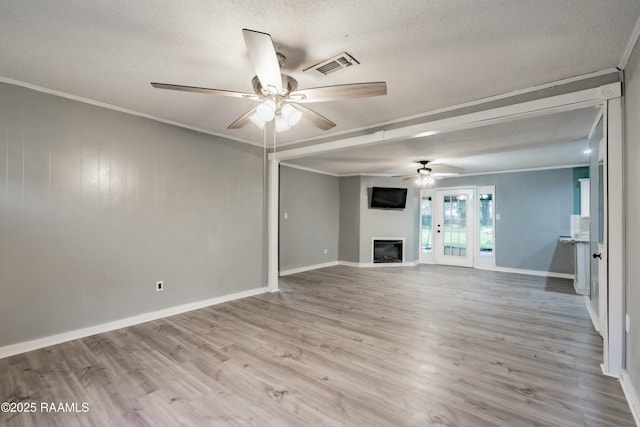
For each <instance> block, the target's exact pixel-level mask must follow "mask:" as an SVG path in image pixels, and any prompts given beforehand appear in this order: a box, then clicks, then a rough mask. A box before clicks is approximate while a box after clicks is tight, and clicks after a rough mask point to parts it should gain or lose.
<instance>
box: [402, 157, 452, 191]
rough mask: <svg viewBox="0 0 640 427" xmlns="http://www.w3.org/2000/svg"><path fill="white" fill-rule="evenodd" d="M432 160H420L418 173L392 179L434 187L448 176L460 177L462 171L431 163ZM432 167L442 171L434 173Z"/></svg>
mask: <svg viewBox="0 0 640 427" xmlns="http://www.w3.org/2000/svg"><path fill="white" fill-rule="evenodd" d="M429 162H430V160H420V161H418V162H416V163H419V164H421V165H422V166H421V167H419V168H418V169H417V170H416V173H414V174H411V175H395V176H393V177H392V178H404V179H403V181H409V180H412V179H413V180H415V181H416V183H418V184H419V185H422V186H426V185H432V184H433V183H434V180H435V179H441V178H445V177H448V176H457V175H460V173H459V172H458V171H459V170H460V169H459V168H455V167H452V166H446V165H445V164H443V163H431V165H430V166H427V165H428V164H429ZM431 166H436V167H437V168H438V169H440V171H439V172H434V171H433V168H432V167H431Z"/></svg>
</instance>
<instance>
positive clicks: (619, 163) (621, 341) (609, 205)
mask: <svg viewBox="0 0 640 427" xmlns="http://www.w3.org/2000/svg"><path fill="white" fill-rule="evenodd" d="M605 118H606V122H605V129H606V132H607V133H606V135H607V143H606V147H607V157H606V170H607V175H606V179H607V180H606V181H605V183H606V184H607V186H606V187H605V188H606V189H605V194H606V197H607V199H606V204H605V211H606V213H605V218H606V222H605V227H606V230H605V233H606V244H607V248H606V250H605V253H606V257H605V259H606V260H607V264H608V265H607V274H608V278H607V319H606V322H607V339H606V340H605V342H604V347H605V348H604V364H603V371H604V373H605V374H606V375H609V376H613V377H620V375H621V373H622V368H623V367H624V366H625V360H624V359H625V338H626V336H625V329H624V328H625V320H624V315H625V305H624V304H625V292H624V288H625V282H624V271H625V270H624V269H625V233H624V231H625V229H626V223H625V214H624V209H623V208H624V191H625V188H624V146H623V134H622V129H623V128H622V98H620V97H618V98H613V99H609V100H608V101H607V110H606V112H605Z"/></svg>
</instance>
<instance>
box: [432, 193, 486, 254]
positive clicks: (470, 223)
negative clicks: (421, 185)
mask: <svg viewBox="0 0 640 427" xmlns="http://www.w3.org/2000/svg"><path fill="white" fill-rule="evenodd" d="M434 192H435V197H434V203H433V211H432V212H433V216H432V218H433V222H438V221H440V222H444V221H443V219H444V218H439V215H440V214H443V215H444V211H443V209H444V206H443V205H442V204H441V202H440V195H443V194H444V193H461V192H466V193H468V194H469V196H470V197H471V199H472V200H470V201H469V203H467V204H466V205H467V212H466V213H467V217H466V224H467V241H466V256H465V258H463V259H459V258H449V256H447V255H446V254H445V253H444V250H442V251H441V249H442V243H443V241H442V239H443V237H442V236H444V235H443V234H442V235H440V236H439V235H438V230H434V228H433V227H432V230H431V233H432V234H433V258H434V262H435V263H436V264H442V265H452V266H459V267H475V263H476V244H477V241H478V239H477V238H476V234H477V227H476V225H477V224H476V213H477V212H476V210H477V203H476V198H477V197H476V193H477V191H476V186H473V185H470V186H463V187H442V188H436V189H434ZM436 215H438V216H436ZM436 227H437V226H436ZM462 261H463V262H462Z"/></svg>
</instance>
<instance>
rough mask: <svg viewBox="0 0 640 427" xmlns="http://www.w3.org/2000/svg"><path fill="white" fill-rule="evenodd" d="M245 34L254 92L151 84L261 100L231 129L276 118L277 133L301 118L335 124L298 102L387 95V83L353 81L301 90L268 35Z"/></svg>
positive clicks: (319, 125)
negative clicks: (284, 70)
mask: <svg viewBox="0 0 640 427" xmlns="http://www.w3.org/2000/svg"><path fill="white" fill-rule="evenodd" d="M242 35H243V37H244V41H245V45H246V46H247V52H248V54H249V59H250V60H251V65H252V66H253V68H254V70H255V72H256V75H255V77H254V78H253V79H252V80H251V84H252V87H253V90H254V92H255V94H252V93H242V92H236V91H229V90H220V89H211V88H203V87H196V86H182V85H174V84H168V83H156V82H152V83H151V86H153V87H155V88H157V89H169V90H177V91H183V92H196V93H208V94H211V95H218V96H228V97H234V98H246V99H253V100H257V101H261V103H260V105H258V106H257V107H256V108H254V109H252V110H251V111H248V112H247V113H245V114H243V115H242V116H240V117H239V118H238V119H236V120H235V121H234V122H233V123H231V124H230V125H229V127H228V128H229V129H239V128H241V127H244V126H245V125H246V124H248V123H249V122H252V123H254V124H255V125H256V126H257V127H259V128H260V129H264V127H265V124H266V123H268V122H271V121H272V120H275V127H276V131H277V132H284V131H286V130H288V129H290V128H291V127H292V126H295V125H296V124H297V123H298V122H299V121H300V120H301V119H302V118H304V119H305V121H307V122H308V123H309V124H311V125H312V126H314V127H317V128H318V129H322V130H328V129H331V128H332V127H334V126H335V125H336V124H335V123H333V122H332V121H331V120H329V119H327V118H326V117H324V116H322V115H321V114H318V113H316V112H315V111H313V110H311V109H309V108H307V107H304V106H302V105H298V104H301V103H310V102H325V101H339V100H343V99H351V98H364V97H371V96H380V95H386V94H387V84H386V83H385V82H368V83H352V84H343V85H336V86H323V87H316V88H310V89H302V90H298V82H297V80H296V79H294V78H293V77H291V76H289V75H287V74H283V73H282V70H281V67H282V65H284V63H285V62H286V58H285V57H284V55H282V54H280V53H277V52H276V50H275V48H274V47H273V41H272V40H271V36H270V35H269V34H267V33H261V32H259V31H253V30H248V29H243V30H242ZM356 63H357V61H356Z"/></svg>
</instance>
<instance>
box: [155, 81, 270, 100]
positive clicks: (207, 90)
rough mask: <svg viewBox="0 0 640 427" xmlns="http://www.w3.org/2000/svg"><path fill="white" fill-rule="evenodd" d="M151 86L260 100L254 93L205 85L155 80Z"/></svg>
mask: <svg viewBox="0 0 640 427" xmlns="http://www.w3.org/2000/svg"><path fill="white" fill-rule="evenodd" d="M151 86H153V87H155V88H156V89H169V90H178V91H181V92H196V93H206V94H209V95H220V96H231V97H233V98H248V99H255V100H260V97H259V96H258V95H256V94H254V93H244V92H235V91H232V90H220V89H211V88H207V87H198V86H182V85H174V84H169V83H156V82H151Z"/></svg>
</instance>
